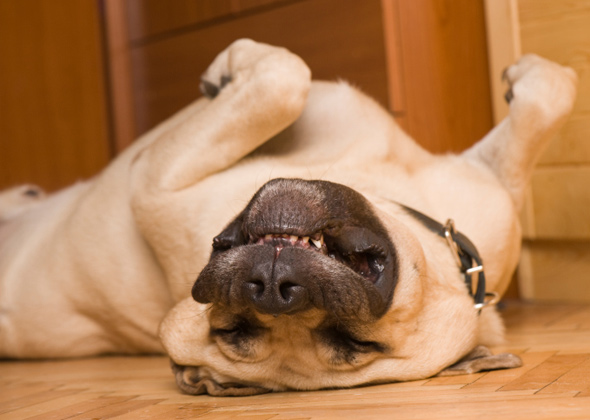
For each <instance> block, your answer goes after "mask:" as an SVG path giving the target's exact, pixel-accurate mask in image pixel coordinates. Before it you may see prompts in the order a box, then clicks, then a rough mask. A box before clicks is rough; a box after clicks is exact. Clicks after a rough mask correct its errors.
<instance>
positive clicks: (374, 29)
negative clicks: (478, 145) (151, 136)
mask: <svg viewBox="0 0 590 420" xmlns="http://www.w3.org/2000/svg"><path fill="white" fill-rule="evenodd" d="M243 37H246V38H252V39H255V40H257V41H260V42H267V43H271V44H274V45H280V46H284V47H286V48H288V49H290V50H291V51H293V52H294V53H296V54H298V55H300V56H301V57H302V58H303V59H304V60H305V61H306V62H307V63H308V65H309V66H310V68H311V70H312V73H313V77H314V78H316V79H330V80H333V79H337V78H342V79H345V80H349V81H350V82H352V83H353V84H355V85H358V86H360V87H361V88H362V89H363V90H364V91H365V92H367V93H368V94H369V95H371V96H373V97H375V98H376V99H377V100H378V101H379V102H381V103H382V104H384V105H387V102H388V98H387V74H386V68H385V52H384V50H385V48H384V40H383V27H382V17H381V6H380V1H379V0H368V1H363V2H359V1H355V0H313V1H297V2H286V3H285V4H284V6H282V7H278V8H271V9H261V11H260V12H259V13H255V14H245V15H243V16H241V15H240V16H238V17H236V18H235V19H231V20H229V21H220V22H218V23H217V24H215V25H212V26H205V27H197V28H194V29H193V30H190V31H187V32H182V33H178V34H176V36H174V37H166V38H162V39H158V40H155V41H153V42H149V43H147V44H145V45H142V46H139V47H137V48H134V49H133V51H132V57H131V61H132V65H133V69H134V92H135V95H134V107H135V120H136V121H137V127H138V132H139V133H142V132H145V131H146V130H147V129H149V128H151V127H153V126H154V125H155V124H157V123H158V122H160V121H162V120H163V119H165V118H167V117H169V116H170V115H171V114H173V113H174V112H176V111H177V110H179V109H180V108H182V107H184V106H185V105H187V104H188V103H190V102H191V101H193V100H194V99H195V98H196V97H198V96H200V93H199V91H198V84H199V77H200V75H201V74H202V72H203V71H204V70H205V69H206V68H207V66H208V65H209V63H210V62H211V61H212V60H213V59H214V58H215V56H216V55H217V54H218V53H219V52H220V51H222V50H223V49H224V48H225V47H227V46H228V45H229V44H230V43H231V42H233V41H234V40H236V39H238V38H243Z"/></svg>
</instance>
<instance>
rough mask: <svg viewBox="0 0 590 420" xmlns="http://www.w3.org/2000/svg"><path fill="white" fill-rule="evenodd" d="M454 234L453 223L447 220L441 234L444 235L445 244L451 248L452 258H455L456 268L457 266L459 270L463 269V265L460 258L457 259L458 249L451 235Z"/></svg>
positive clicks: (451, 220)
mask: <svg viewBox="0 0 590 420" xmlns="http://www.w3.org/2000/svg"><path fill="white" fill-rule="evenodd" d="M455 232H456V230H455V222H453V219H449V220H447V223H445V225H444V227H443V233H444V235H445V239H446V240H447V243H448V244H449V247H450V248H451V251H453V256H454V257H455V262H456V263H457V266H459V268H463V264H461V258H460V257H459V252H460V251H459V247H458V246H457V243H456V242H455V240H454V239H453V235H452V234H453V233H455Z"/></svg>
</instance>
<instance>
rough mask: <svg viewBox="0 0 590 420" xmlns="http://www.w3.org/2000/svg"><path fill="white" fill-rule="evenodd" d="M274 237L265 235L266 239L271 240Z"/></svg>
mask: <svg viewBox="0 0 590 420" xmlns="http://www.w3.org/2000/svg"><path fill="white" fill-rule="evenodd" d="M271 239H272V235H270V234H269V235H264V240H265V241H270V240H271Z"/></svg>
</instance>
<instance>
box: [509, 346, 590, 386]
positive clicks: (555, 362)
mask: <svg viewBox="0 0 590 420" xmlns="http://www.w3.org/2000/svg"><path fill="white" fill-rule="evenodd" d="M589 357H590V354H563V355H560V354H558V355H554V356H551V357H550V358H549V359H547V360H546V361H544V362H543V363H541V364H540V365H538V366H536V367H535V368H533V369H531V370H530V371H528V372H526V373H525V374H524V375H522V376H521V377H520V378H517V379H515V380H513V381H511V382H509V383H508V384H506V385H504V386H503V387H502V388H500V389H501V390H502V391H522V390H535V391H538V390H541V389H543V388H545V387H546V386H548V385H549V384H552V383H554V382H555V381H557V380H558V379H559V378H560V377H562V376H563V375H565V374H566V373H568V372H570V371H571V370H572V369H573V368H575V367H576V366H578V365H580V364H582V363H583V362H585V361H586V360H588V358H589Z"/></svg>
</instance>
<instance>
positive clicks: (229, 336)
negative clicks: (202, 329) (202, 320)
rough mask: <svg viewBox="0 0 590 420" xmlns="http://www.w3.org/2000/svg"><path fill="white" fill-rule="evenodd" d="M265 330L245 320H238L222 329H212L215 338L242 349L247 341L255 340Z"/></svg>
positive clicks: (211, 332)
mask: <svg viewBox="0 0 590 420" xmlns="http://www.w3.org/2000/svg"><path fill="white" fill-rule="evenodd" d="M264 330H265V328H263V327H261V326H258V325H255V324H254V323H252V322H250V321H249V320H247V319H245V318H237V319H236V320H235V321H234V322H233V323H232V324H231V325H228V326H224V327H222V328H213V327H212V328H211V330H210V334H211V337H213V338H220V339H221V340H223V341H224V342H226V343H228V344H231V345H233V346H235V347H240V346H242V345H243V344H244V342H245V341H248V340H251V339H254V338H256V337H258V336H260V335H261V334H262V333H263V332H264Z"/></svg>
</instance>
